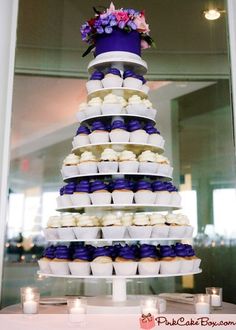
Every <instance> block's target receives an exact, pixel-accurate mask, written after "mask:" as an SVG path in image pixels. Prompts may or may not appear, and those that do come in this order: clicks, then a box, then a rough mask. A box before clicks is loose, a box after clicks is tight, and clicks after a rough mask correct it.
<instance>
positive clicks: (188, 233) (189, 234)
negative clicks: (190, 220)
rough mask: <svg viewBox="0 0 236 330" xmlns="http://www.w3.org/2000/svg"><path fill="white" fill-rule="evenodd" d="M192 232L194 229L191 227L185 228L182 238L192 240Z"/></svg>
mask: <svg viewBox="0 0 236 330" xmlns="http://www.w3.org/2000/svg"><path fill="white" fill-rule="evenodd" d="M193 231H194V228H193V227H192V226H186V228H185V235H184V237H185V238H192V237H193Z"/></svg>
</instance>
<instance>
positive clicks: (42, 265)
mask: <svg viewBox="0 0 236 330" xmlns="http://www.w3.org/2000/svg"><path fill="white" fill-rule="evenodd" d="M50 262H51V261H49V260H42V259H39V260H38V264H39V269H40V271H41V272H42V273H44V274H51V273H52V271H51V268H50Z"/></svg>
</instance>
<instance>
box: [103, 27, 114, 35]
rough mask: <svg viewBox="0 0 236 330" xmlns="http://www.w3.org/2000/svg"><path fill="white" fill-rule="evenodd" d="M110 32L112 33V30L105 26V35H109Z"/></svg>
mask: <svg viewBox="0 0 236 330" xmlns="http://www.w3.org/2000/svg"><path fill="white" fill-rule="evenodd" d="M112 31H113V29H112V27H111V26H106V27H105V33H107V34H110V33H112Z"/></svg>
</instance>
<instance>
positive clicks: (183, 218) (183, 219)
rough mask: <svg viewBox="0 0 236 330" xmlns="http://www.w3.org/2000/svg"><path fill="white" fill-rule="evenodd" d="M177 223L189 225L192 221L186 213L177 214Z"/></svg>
mask: <svg viewBox="0 0 236 330" xmlns="http://www.w3.org/2000/svg"><path fill="white" fill-rule="evenodd" d="M176 221H177V222H176V223H177V224H181V225H189V224H190V221H189V218H188V217H187V215H184V214H181V213H180V214H177V220H176Z"/></svg>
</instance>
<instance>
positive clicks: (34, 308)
mask: <svg viewBox="0 0 236 330" xmlns="http://www.w3.org/2000/svg"><path fill="white" fill-rule="evenodd" d="M34 298H35V296H34V294H32V293H28V294H26V295H25V297H24V301H23V313H24V314H36V313H37V312H38V302H37V301H35V300H34Z"/></svg>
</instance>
